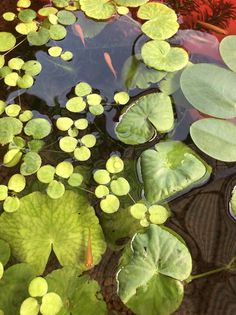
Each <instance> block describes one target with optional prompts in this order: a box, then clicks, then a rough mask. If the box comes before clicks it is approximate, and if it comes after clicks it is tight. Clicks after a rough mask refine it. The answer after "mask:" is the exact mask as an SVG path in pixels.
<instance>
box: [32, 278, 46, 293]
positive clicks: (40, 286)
mask: <svg viewBox="0 0 236 315" xmlns="http://www.w3.org/2000/svg"><path fill="white" fill-rule="evenodd" d="M28 290H29V295H30V296H32V297H37V296H44V295H45V294H46V293H47V292H48V284H47V281H46V280H45V279H44V278H42V277H36V278H34V279H33V280H32V281H31V282H30V284H29V288H28Z"/></svg>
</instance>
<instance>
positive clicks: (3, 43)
mask: <svg viewBox="0 0 236 315" xmlns="http://www.w3.org/2000/svg"><path fill="white" fill-rule="evenodd" d="M15 44H16V38H15V36H14V35H13V34H11V33H9V32H0V52H5V51H8V50H10V49H12V48H13V47H14V46H15Z"/></svg>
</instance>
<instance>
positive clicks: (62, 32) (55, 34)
mask: <svg viewBox="0 0 236 315" xmlns="http://www.w3.org/2000/svg"><path fill="white" fill-rule="evenodd" d="M66 34H67V30H66V28H65V27H64V26H62V25H58V24H56V25H52V26H51V27H50V29H49V35H50V38H51V39H53V40H61V39H63V38H65V37H66Z"/></svg>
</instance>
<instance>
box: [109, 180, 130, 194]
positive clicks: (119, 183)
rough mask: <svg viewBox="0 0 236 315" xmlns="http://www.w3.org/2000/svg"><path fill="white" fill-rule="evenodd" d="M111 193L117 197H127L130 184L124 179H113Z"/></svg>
mask: <svg viewBox="0 0 236 315" xmlns="http://www.w3.org/2000/svg"><path fill="white" fill-rule="evenodd" d="M110 187H111V191H112V192H113V194H114V195H116V196H125V195H127V194H128V193H129V191H130V185H129V182H128V181H127V180H126V179H125V178H124V177H118V178H117V179H113V180H112V181H111V184H110Z"/></svg>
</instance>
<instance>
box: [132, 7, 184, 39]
mask: <svg viewBox="0 0 236 315" xmlns="http://www.w3.org/2000/svg"><path fill="white" fill-rule="evenodd" d="M138 17H139V18H140V19H143V20H148V21H147V22H145V23H144V24H143V25H142V31H143V32H144V33H145V34H146V35H147V36H148V37H150V38H152V39H158V40H164V39H167V38H170V37H172V36H173V35H174V34H175V33H176V32H177V31H178V28H179V24H178V22H177V15H176V13H175V11H174V10H172V9H171V8H169V7H168V6H166V5H164V4H162V3H155V2H150V3H147V4H144V5H142V6H141V7H140V8H139V10H138Z"/></svg>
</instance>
